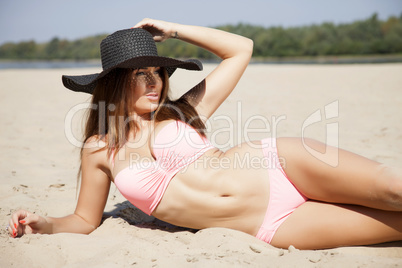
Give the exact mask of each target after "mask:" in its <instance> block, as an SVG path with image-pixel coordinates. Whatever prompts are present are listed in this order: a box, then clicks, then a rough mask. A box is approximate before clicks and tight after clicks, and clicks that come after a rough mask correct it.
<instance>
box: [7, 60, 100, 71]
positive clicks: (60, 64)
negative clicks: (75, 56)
mask: <svg viewBox="0 0 402 268" xmlns="http://www.w3.org/2000/svg"><path fill="white" fill-rule="evenodd" d="M88 67H99V68H101V64H100V62H85V61H3V62H2V61H0V69H61V68H88Z"/></svg>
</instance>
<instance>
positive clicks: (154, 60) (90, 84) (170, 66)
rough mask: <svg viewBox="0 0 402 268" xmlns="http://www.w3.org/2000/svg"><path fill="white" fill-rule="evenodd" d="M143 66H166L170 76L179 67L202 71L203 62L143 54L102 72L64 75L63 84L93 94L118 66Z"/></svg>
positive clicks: (71, 88)
mask: <svg viewBox="0 0 402 268" xmlns="http://www.w3.org/2000/svg"><path fill="white" fill-rule="evenodd" d="M142 67H165V68H166V71H167V73H168V75H169V77H170V76H171V75H172V74H173V73H174V71H176V69H177V68H181V69H186V70H194V71H201V70H202V63H201V62H200V61H199V60H196V59H189V60H185V61H183V60H177V59H173V58H168V57H160V56H142V57H136V58H132V59H129V60H127V61H124V62H122V63H120V64H118V65H116V66H114V67H113V68H110V69H107V70H104V71H102V72H101V73H94V74H87V75H63V76H62V81H63V85H64V86H65V87H66V88H68V89H70V90H72V91H75V92H85V93H89V94H92V92H93V90H94V89H95V86H96V83H97V81H98V80H99V79H100V78H102V77H104V76H105V75H107V74H108V73H109V72H110V71H112V70H114V69H116V68H132V69H137V68H142Z"/></svg>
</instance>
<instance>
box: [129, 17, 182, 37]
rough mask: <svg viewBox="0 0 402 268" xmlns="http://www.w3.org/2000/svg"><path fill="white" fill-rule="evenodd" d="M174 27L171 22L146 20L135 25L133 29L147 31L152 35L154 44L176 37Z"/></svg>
mask: <svg viewBox="0 0 402 268" xmlns="http://www.w3.org/2000/svg"><path fill="white" fill-rule="evenodd" d="M174 25H175V24H174V23H171V22H166V21H161V20H154V19H148V18H146V19H143V20H142V21H140V22H139V23H137V24H136V25H135V26H134V27H133V28H142V29H144V30H147V31H148V32H150V33H151V34H152V36H153V37H154V40H155V41H156V42H163V41H165V40H167V39H169V38H173V37H177V33H176V32H175V30H174Z"/></svg>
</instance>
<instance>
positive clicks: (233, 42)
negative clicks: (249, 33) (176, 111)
mask: <svg viewBox="0 0 402 268" xmlns="http://www.w3.org/2000/svg"><path fill="white" fill-rule="evenodd" d="M135 27H140V28H143V29H146V30H148V31H149V32H150V33H151V34H153V36H154V39H155V41H164V40H166V39H168V38H177V39H180V40H183V41H185V42H188V43H191V44H194V45H196V46H199V47H201V48H204V49H206V50H208V51H210V52H212V53H214V54H215V55H217V56H218V57H219V58H221V59H222V62H221V63H220V64H219V65H218V67H217V68H216V69H215V70H214V71H212V72H211V73H210V74H209V75H208V76H207V77H206V78H205V81H204V82H205V83H203V86H198V87H195V88H193V89H192V90H190V91H189V92H187V93H186V94H185V95H184V97H186V98H187V99H188V100H189V101H190V103H191V104H193V106H194V107H195V108H196V109H197V111H198V113H199V114H200V115H201V116H205V117H207V118H209V117H210V116H211V115H212V114H213V113H214V112H215V110H216V109H217V108H218V107H219V106H220V105H221V104H222V102H223V101H224V100H225V99H226V98H227V97H228V96H229V94H230V93H231V92H232V90H233V89H234V88H235V86H236V84H237V82H238V81H239V80H240V78H241V76H242V75H243V73H244V71H245V69H246V67H247V65H248V63H249V61H250V58H251V55H252V52H253V41H252V40H251V39H248V38H246V37H243V36H240V35H236V34H232V33H228V32H225V31H221V30H217V29H212V28H207V27H200V26H190V25H183V24H177V23H170V22H164V21H159V20H152V19H144V20H142V21H141V22H139V23H138V24H137V25H136V26H135Z"/></svg>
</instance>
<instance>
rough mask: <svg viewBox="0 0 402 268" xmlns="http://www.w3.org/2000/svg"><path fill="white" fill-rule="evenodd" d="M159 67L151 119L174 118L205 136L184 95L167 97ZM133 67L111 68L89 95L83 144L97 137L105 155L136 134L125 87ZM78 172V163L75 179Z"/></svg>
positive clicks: (165, 79) (166, 82)
mask: <svg viewBox="0 0 402 268" xmlns="http://www.w3.org/2000/svg"><path fill="white" fill-rule="evenodd" d="M161 69H162V75H161V76H162V81H163V87H162V93H161V98H160V100H159V105H158V108H157V109H156V111H154V112H153V113H151V114H150V118H151V119H152V120H154V121H155V122H161V121H164V120H169V119H174V120H180V121H183V122H185V123H187V124H189V125H191V126H192V127H193V128H195V129H196V130H197V132H198V133H199V134H200V135H202V136H204V137H205V125H204V122H203V121H202V120H201V119H200V117H199V115H198V113H197V111H196V110H195V108H194V107H193V106H192V105H191V104H190V103H189V102H188V101H187V99H185V98H183V97H182V98H179V99H177V100H174V101H172V100H171V99H170V97H169V94H168V93H169V77H168V74H167V72H166V69H165V68H161ZM133 71H134V70H133V69H119V68H118V69H115V70H113V71H111V72H110V73H109V74H108V75H106V76H105V77H103V78H101V79H100V80H99V81H98V83H97V85H96V87H95V89H94V91H93V95H92V100H91V109H90V110H89V113H88V115H87V119H86V124H85V132H84V143H83V146H82V148H81V157H82V153H83V149H84V145H85V143H86V142H87V141H88V139H89V138H91V137H94V136H95V137H97V139H99V140H104V141H105V142H106V147H104V148H100V149H99V150H105V149H107V155H108V157H111V155H112V154H113V155H116V154H117V152H118V151H119V150H120V149H121V148H122V147H123V146H124V144H125V143H126V142H127V140H128V138H129V135H130V134H132V133H134V135H135V134H136V133H137V131H138V129H139V126H138V124H137V123H136V122H135V121H134V120H132V118H130V112H131V111H130V107H132V106H131V105H130V100H131V94H132V90H127V89H128V85H129V83H130V78H131V76H132V73H133ZM80 175H81V166H80V170H79V172H78V179H79V178H80Z"/></svg>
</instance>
